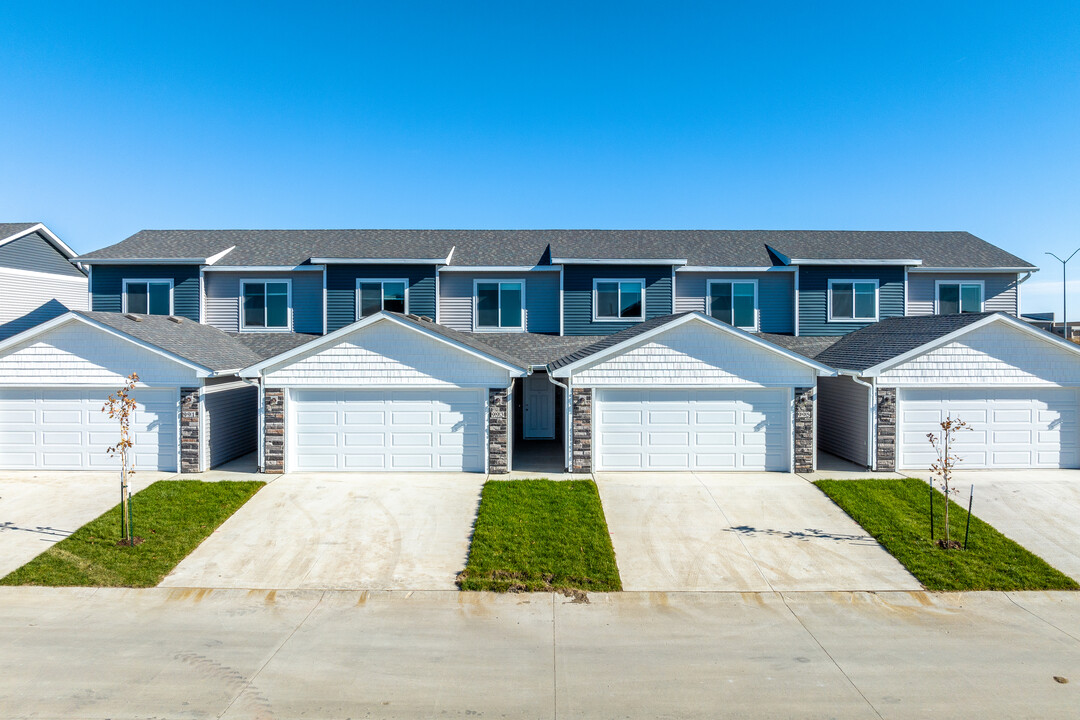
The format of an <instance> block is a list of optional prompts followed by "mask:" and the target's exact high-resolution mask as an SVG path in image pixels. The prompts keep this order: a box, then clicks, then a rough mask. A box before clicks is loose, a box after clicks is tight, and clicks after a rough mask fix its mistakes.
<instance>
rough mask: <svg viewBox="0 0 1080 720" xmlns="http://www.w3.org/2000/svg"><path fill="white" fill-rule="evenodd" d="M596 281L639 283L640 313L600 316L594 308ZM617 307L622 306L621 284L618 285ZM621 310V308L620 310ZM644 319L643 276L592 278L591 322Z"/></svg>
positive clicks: (639, 320)
mask: <svg viewBox="0 0 1080 720" xmlns="http://www.w3.org/2000/svg"><path fill="white" fill-rule="evenodd" d="M598 283H638V284H639V285H641V315H638V316H637V317H619V316H615V317H601V316H600V315H599V314H597V312H596V310H597V308H598V307H599V305H598V304H597V302H596V286H597V284H598ZM618 292H619V298H618V307H619V308H622V285H621V284H620V285H619V291H618ZM620 312H621V310H620ZM644 319H645V278H593V281H592V321H593V322H623V323H624V322H641V321H642V320H644Z"/></svg>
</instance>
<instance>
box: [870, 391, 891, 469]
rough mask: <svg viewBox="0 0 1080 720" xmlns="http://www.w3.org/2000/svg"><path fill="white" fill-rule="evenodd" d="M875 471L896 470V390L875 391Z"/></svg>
mask: <svg viewBox="0 0 1080 720" xmlns="http://www.w3.org/2000/svg"><path fill="white" fill-rule="evenodd" d="M875 425H876V428H877V429H876V443H875V445H876V449H877V467H876V468H875V469H876V470H895V469H896V388H883V387H879V388H878V389H877V423H875Z"/></svg>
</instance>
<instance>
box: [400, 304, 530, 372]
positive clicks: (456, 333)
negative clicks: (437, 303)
mask: <svg viewBox="0 0 1080 720" xmlns="http://www.w3.org/2000/svg"><path fill="white" fill-rule="evenodd" d="M386 314H387V315H390V316H393V317H396V318H397V319H398V320H404V321H405V322H407V323H409V324H410V325H415V326H416V327H419V328H423V329H425V330H427V331H429V332H433V333H435V334H436V335H441V336H443V337H444V338H446V339H447V340H452V341H454V342H457V343H460V344H462V345H464V346H466V347H470V348H472V349H473V350H477V351H479V352H482V353H484V354H485V355H488V356H490V357H493V358H495V359H497V360H502V361H503V362H505V363H508V364H510V365H513V366H514V367H518V368H521V369H522V370H528V369H529V366H528V364H526V362H525V361H524V360H523V359H521V358H520V357H518V356H517V355H514V354H512V353H509V352H506V351H504V350H500V349H499V348H497V347H493V346H491V345H488V344H487V343H485V342H483V341H481V340H480V339H479V338H480V337H481V336H480V335H479V334H478V333H467V332H461V331H460V330H452V329H451V328H448V327H446V326H445V325H439V324H437V323H434V322H432V321H431V320H422V319H420V318H418V317H417V316H415V315H402V314H400V313H392V312H388V313H386Z"/></svg>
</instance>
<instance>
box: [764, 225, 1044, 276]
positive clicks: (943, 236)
mask: <svg viewBox="0 0 1080 720" xmlns="http://www.w3.org/2000/svg"><path fill="white" fill-rule="evenodd" d="M764 241H765V242H766V243H767V244H768V245H769V246H770V247H771V248H773V249H774V250H776V251H778V252H779V253H781V254H783V255H784V256H786V258H789V259H796V258H798V259H805V260H811V261H812V260H845V259H856V258H857V259H867V260H873V259H880V260H885V259H898V258H911V259H917V260H921V261H922V267H924V268H967V267H971V268H1030V269H1033V270H1034V269H1035V266H1034V265H1032V264H1031V263H1028V262H1026V261H1024V260H1021V259H1020V258H1018V257H1016V256H1015V255H1013V254H1012V253H1008V252H1005V251H1004V250H1002V249H1001V248H999V247H997V246H995V245H991V244H990V243H988V242H986V241H985V240H983V239H982V238H978V237H975V236H974V235H972V234H971V233H969V232H907V231H903V232H901V231H879V230H875V231H837V230H801V231H798V232H795V231H788V232H776V233H770V234H769V237H767V238H766V239H765V240H764Z"/></svg>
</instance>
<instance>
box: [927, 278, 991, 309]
mask: <svg viewBox="0 0 1080 720" xmlns="http://www.w3.org/2000/svg"><path fill="white" fill-rule="evenodd" d="M982 309H983V284H982V282H940V281H939V282H938V284H937V313H938V315H958V314H960V313H977V312H982Z"/></svg>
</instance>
